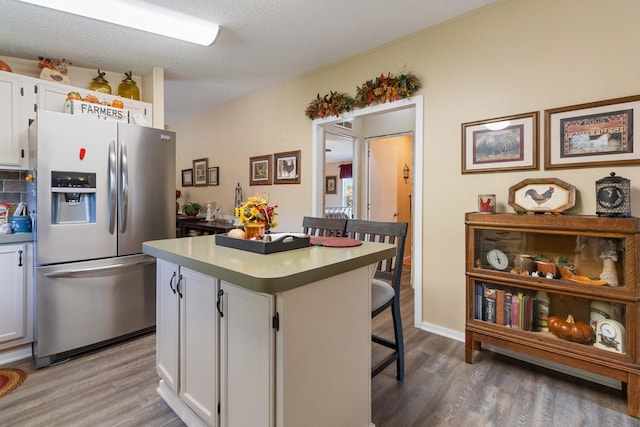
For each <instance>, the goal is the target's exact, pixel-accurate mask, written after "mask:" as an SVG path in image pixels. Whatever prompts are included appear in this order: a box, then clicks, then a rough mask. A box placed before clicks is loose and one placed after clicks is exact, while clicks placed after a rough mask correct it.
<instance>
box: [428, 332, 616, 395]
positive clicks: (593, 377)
mask: <svg viewBox="0 0 640 427" xmlns="http://www.w3.org/2000/svg"><path fill="white" fill-rule="evenodd" d="M420 329H422V330H423V331H427V332H431V333H434V334H436V335H440V336H442V337H445V338H449V339H452V340H455V341H460V342H464V333H460V332H458V331H454V330H451V329H447V328H442V327H440V326H437V325H432V324H430V323H427V322H422V325H421V327H420ZM482 349H483V350H488V351H492V352H494V353H498V354H502V355H504V356H508V357H511V358H514V359H517V360H521V361H523V362H527V363H531V364H534V365H538V366H541V367H543V368H547V369H551V370H554V371H558V372H561V373H564V374H569V375H571V376H574V377H577V378H580V379H583V380H586V381H591V382H594V383H597V384H601V385H604V386H607V387H611V388H615V389H618V390H620V389H622V383H621V382H620V381H618V380H614V379H613V378H609V377H604V376H602V375H598V374H594V373H591V372H587V371H583V370H581V369H576V368H573V367H571V366H567V365H563V364H560V363H555V362H551V361H549V360H545V359H538V358H537V357H532V356H529V355H526V354H522V353H517V352H514V351H510V350H505V349H503V348H501V347H497V346H493V345H488V344H483V345H482Z"/></svg>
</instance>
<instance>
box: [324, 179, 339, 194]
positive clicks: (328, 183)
mask: <svg viewBox="0 0 640 427" xmlns="http://www.w3.org/2000/svg"><path fill="white" fill-rule="evenodd" d="M337 183H338V177H337V176H336V175H330V176H325V177H324V193H325V194H338V189H337Z"/></svg>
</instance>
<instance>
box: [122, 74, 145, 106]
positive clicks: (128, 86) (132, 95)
mask: <svg viewBox="0 0 640 427" xmlns="http://www.w3.org/2000/svg"><path fill="white" fill-rule="evenodd" d="M131 74H132V73H131V71H129V72H128V73H125V76H126V78H125V79H124V80H123V81H122V82H121V83H120V85H119V86H118V96H121V97H123V98H129V99H133V100H135V101H140V89H138V85H136V82H135V81H133V79H132V78H131Z"/></svg>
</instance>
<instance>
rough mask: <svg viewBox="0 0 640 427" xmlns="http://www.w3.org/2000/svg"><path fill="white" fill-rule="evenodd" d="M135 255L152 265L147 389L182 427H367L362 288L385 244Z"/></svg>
mask: <svg viewBox="0 0 640 427" xmlns="http://www.w3.org/2000/svg"><path fill="white" fill-rule="evenodd" d="M143 251H144V252H145V253H146V254H148V255H151V256H154V257H156V258H158V264H157V287H156V294H157V295H156V300H157V311H156V313H157V326H156V327H157V335H156V339H157V344H156V346H157V348H156V350H157V351H156V361H157V369H158V374H159V376H160V378H161V380H160V384H159V387H158V392H159V393H160V395H161V396H162V397H163V399H164V400H165V401H166V402H167V403H168V404H169V406H171V408H172V409H173V410H174V411H175V412H176V414H178V416H180V418H181V419H182V420H183V421H185V423H186V424H187V425H210V426H218V425H220V426H247V425H251V426H300V425H304V426H319V427H320V426H327V425H331V426H346V427H354V426H362V427H368V426H371V425H372V424H371V308H370V304H371V286H370V283H371V278H372V276H373V273H374V270H375V264H376V263H377V262H379V261H381V260H383V259H386V258H389V257H391V256H393V255H394V254H395V251H396V248H395V246H394V245H391V244H383V243H371V242H363V243H362V245H360V246H355V247H348V248H329V247H322V246H311V247H307V248H301V249H295V250H290V251H286V252H279V253H274V254H269V255H262V254H257V253H252V252H248V251H244V250H239V249H233V248H228V247H223V246H218V245H216V243H215V236H201V237H190V238H182V239H168V240H158V241H152V242H146V243H144V244H143Z"/></svg>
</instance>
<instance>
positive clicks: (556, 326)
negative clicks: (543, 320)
mask: <svg viewBox="0 0 640 427" xmlns="http://www.w3.org/2000/svg"><path fill="white" fill-rule="evenodd" d="M548 325H549V330H550V331H551V332H553V334H554V335H555V336H557V337H558V338H562V339H563V340H568V341H574V342H577V343H581V344H587V343H590V342H591V341H593V340H594V338H595V334H594V333H593V329H591V326H589V325H588V324H586V323H584V322H576V321H575V319H574V318H573V316H572V315H571V314H570V315H568V316H567V318H566V319H565V318H563V317H559V316H550V317H549V320H548Z"/></svg>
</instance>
